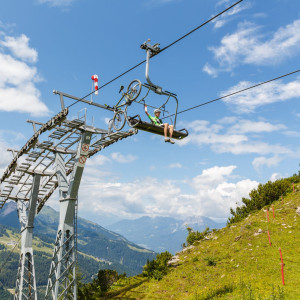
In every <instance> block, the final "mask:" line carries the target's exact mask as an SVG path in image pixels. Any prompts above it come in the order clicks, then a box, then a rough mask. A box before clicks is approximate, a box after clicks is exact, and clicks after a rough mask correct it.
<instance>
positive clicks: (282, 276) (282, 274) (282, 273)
mask: <svg viewBox="0 0 300 300" xmlns="http://www.w3.org/2000/svg"><path fill="white" fill-rule="evenodd" d="M279 253H280V259H281V278H282V285H284V271H283V267H284V263H283V258H282V252H281V248H279Z"/></svg>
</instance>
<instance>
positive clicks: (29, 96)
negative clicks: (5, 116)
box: [0, 32, 49, 116]
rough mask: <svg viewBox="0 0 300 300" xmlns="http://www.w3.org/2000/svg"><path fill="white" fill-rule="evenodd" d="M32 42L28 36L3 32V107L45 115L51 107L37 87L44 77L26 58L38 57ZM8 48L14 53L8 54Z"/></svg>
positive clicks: (0, 95)
mask: <svg viewBox="0 0 300 300" xmlns="http://www.w3.org/2000/svg"><path fill="white" fill-rule="evenodd" d="M28 42H29V39H28V38H27V37H26V36H25V35H21V37H17V38H15V37H11V36H8V35H5V33H3V32H1V34H0V46H1V50H2V51H1V52H0V66H1V68H0V99H1V100H0V110H2V111H7V112H12V111H17V112H22V113H29V114H31V115H33V116H44V115H47V114H49V110H48V108H47V106H46V105H45V104H44V103H43V102H42V101H41V100H40V97H41V94H40V91H39V90H38V89H37V88H36V86H35V84H36V82H38V81H40V80H41V78H40V76H39V75H38V73H37V69H36V68H35V67H34V66H29V65H28V64H27V63H26V62H24V61H22V60H25V61H31V62H32V63H33V62H35V61H36V60H37V52H36V50H34V49H31V48H30V47H29V45H28ZM18 47H19V48H18ZM7 51H11V52H12V54H7V53H5V52H7Z"/></svg>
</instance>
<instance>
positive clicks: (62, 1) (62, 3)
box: [37, 0, 75, 7]
mask: <svg viewBox="0 0 300 300" xmlns="http://www.w3.org/2000/svg"><path fill="white" fill-rule="evenodd" d="M37 1H38V3H40V4H48V5H49V6H51V7H68V6H70V5H71V4H72V3H73V2H74V1H75V0H37Z"/></svg>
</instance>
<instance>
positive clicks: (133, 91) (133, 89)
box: [126, 79, 142, 101]
mask: <svg viewBox="0 0 300 300" xmlns="http://www.w3.org/2000/svg"><path fill="white" fill-rule="evenodd" d="M141 90H142V84H141V82H140V81H139V80H138V79H135V80H133V81H131V82H130V83H129V85H128V88H127V92H126V94H127V97H128V100H129V101H133V100H135V99H136V98H137V97H138V96H139V95H140V93H141Z"/></svg>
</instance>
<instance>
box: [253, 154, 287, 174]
mask: <svg viewBox="0 0 300 300" xmlns="http://www.w3.org/2000/svg"><path fill="white" fill-rule="evenodd" d="M281 160H282V158H281V157H279V156H277V155H275V156H273V157H270V158H267V157H263V156H260V157H256V158H255V159H254V160H253V161H252V165H253V167H254V169H255V170H256V171H259V170H260V168H262V167H264V166H266V167H272V166H277V165H278V163H279V162H280V161H281Z"/></svg>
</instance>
